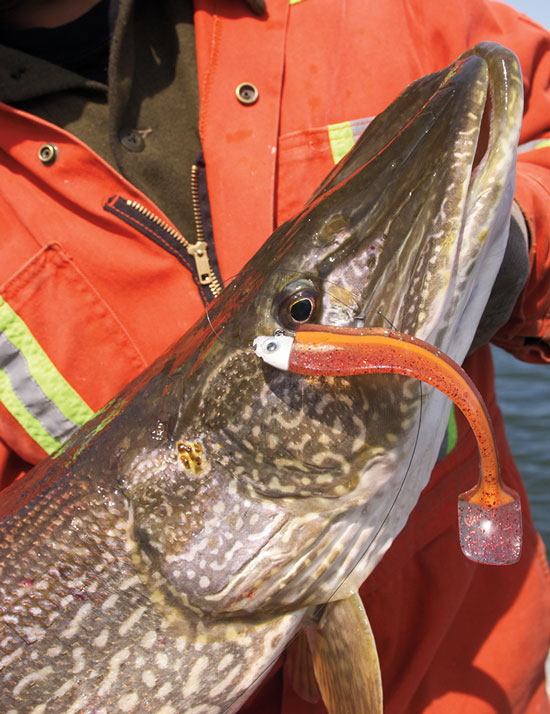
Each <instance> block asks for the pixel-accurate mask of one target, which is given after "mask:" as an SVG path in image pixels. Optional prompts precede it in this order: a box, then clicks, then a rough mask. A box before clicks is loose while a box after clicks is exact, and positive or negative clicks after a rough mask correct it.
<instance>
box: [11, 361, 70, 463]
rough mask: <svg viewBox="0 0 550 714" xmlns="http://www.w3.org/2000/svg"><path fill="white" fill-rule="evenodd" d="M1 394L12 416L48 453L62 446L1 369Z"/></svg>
mask: <svg viewBox="0 0 550 714" xmlns="http://www.w3.org/2000/svg"><path fill="white" fill-rule="evenodd" d="M0 394H1V395H2V403H3V404H4V406H5V407H6V409H7V410H8V411H9V413H10V414H11V415H12V417H13V418H14V419H15V420H16V421H17V422H19V424H21V426H22V427H23V429H24V430H25V431H26V432H27V434H28V435H29V436H30V437H31V439H34V441H36V443H37V444H38V445H39V446H41V447H42V448H43V449H44V451H45V452H46V453H47V454H51V453H53V452H54V451H56V450H57V449H58V448H59V447H60V446H61V442H60V441H58V440H57V439H54V438H53V436H50V435H49V434H48V432H47V431H46V429H44V427H43V426H42V424H41V423H40V422H39V421H38V419H35V418H34V417H33V416H32V414H30V413H29V412H28V411H27V410H26V409H25V407H24V406H23V404H22V403H21V402H20V401H19V399H18V397H17V395H16V394H15V392H14V391H13V389H12V387H11V384H10V381H9V379H8V377H7V375H6V374H5V373H4V372H2V371H0Z"/></svg>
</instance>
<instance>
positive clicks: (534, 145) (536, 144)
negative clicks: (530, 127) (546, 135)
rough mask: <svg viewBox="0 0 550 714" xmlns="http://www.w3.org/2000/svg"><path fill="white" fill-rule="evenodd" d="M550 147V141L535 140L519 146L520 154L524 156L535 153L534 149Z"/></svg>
mask: <svg viewBox="0 0 550 714" xmlns="http://www.w3.org/2000/svg"><path fill="white" fill-rule="evenodd" d="M548 147H550V139H533V141H526V142H525V144H520V145H519V146H518V154H524V153H525V152H526V151H533V149H547V148H548Z"/></svg>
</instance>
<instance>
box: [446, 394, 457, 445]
mask: <svg viewBox="0 0 550 714" xmlns="http://www.w3.org/2000/svg"><path fill="white" fill-rule="evenodd" d="M457 441H458V427H457V425H456V416H455V408H454V404H453V406H452V407H451V413H450V414H449V423H448V424H447V453H446V455H447V456H448V455H449V454H450V453H451V451H452V450H453V449H454V448H455V446H456V442H457Z"/></svg>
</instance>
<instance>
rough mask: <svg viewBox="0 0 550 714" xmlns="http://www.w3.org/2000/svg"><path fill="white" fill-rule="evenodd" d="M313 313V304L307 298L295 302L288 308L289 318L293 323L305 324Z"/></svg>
mask: <svg viewBox="0 0 550 714" xmlns="http://www.w3.org/2000/svg"><path fill="white" fill-rule="evenodd" d="M312 313H313V302H312V301H311V300H310V299H309V298H301V299H300V300H296V302H294V303H292V305H291V306H290V317H291V318H292V319H293V320H294V322H306V321H307V320H309V318H310V317H311V315H312Z"/></svg>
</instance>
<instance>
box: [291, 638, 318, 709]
mask: <svg viewBox="0 0 550 714" xmlns="http://www.w3.org/2000/svg"><path fill="white" fill-rule="evenodd" d="M285 670H286V673H287V675H288V679H289V681H290V684H291V686H292V689H294V691H295V692H296V694H297V695H298V696H299V697H300V698H301V699H303V700H304V701H306V702H310V703H311V704H317V702H320V701H321V693H320V692H319V687H318V686H317V680H316V679H315V672H314V671H313V660H312V658H311V652H310V649H309V643H308V641H307V635H306V633H305V631H304V630H301V631H300V632H299V633H298V634H297V636H296V637H295V638H294V640H293V641H292V642H291V643H290V645H289V646H288V647H287V650H286V655H285Z"/></svg>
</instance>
